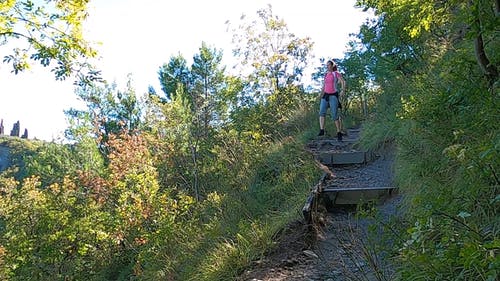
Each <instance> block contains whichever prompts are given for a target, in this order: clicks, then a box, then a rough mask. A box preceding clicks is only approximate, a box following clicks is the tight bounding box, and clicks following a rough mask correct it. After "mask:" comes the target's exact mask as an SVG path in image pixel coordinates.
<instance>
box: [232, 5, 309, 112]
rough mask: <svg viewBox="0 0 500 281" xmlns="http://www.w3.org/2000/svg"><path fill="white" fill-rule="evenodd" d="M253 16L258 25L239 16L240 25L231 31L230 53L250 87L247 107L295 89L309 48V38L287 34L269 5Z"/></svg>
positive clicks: (285, 27)
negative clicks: (286, 90)
mask: <svg viewBox="0 0 500 281" xmlns="http://www.w3.org/2000/svg"><path fill="white" fill-rule="evenodd" d="M257 15H258V20H259V21H257V20H254V21H251V22H248V21H246V18H245V16H242V17H241V24H240V25H239V26H238V27H237V29H233V43H234V44H235V48H234V49H233V53H234V55H235V56H236V57H237V58H240V60H239V64H240V67H239V68H238V69H239V70H240V72H241V73H243V75H245V76H246V77H245V80H246V81H248V82H249V84H250V86H251V90H252V93H251V96H250V100H249V101H248V102H250V103H253V102H258V101H261V100H266V99H267V98H268V97H269V95H270V94H273V93H276V92H281V93H282V94H283V92H282V91H281V90H282V89H284V88H287V87H290V86H293V85H299V84H300V82H301V78H302V76H303V71H304V69H305V67H306V66H307V64H308V63H309V59H310V56H311V53H310V52H311V49H312V46H313V43H312V42H311V39H310V38H297V37H296V36H295V34H293V33H290V32H289V31H288V27H287V25H286V23H285V21H284V20H283V19H280V18H279V17H278V16H275V15H273V12H272V7H271V5H268V6H267V8H266V9H260V10H258V11H257ZM248 67H250V68H248ZM247 69H250V70H249V71H248V70H247Z"/></svg>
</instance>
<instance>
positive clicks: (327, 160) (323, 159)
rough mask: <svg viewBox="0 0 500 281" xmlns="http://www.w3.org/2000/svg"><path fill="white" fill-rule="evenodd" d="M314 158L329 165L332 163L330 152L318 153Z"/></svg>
mask: <svg viewBox="0 0 500 281" xmlns="http://www.w3.org/2000/svg"><path fill="white" fill-rule="evenodd" d="M316 159H317V160H318V161H319V162H320V163H322V164H324V165H331V164H332V163H333V162H332V153H320V154H318V155H317V156H316Z"/></svg>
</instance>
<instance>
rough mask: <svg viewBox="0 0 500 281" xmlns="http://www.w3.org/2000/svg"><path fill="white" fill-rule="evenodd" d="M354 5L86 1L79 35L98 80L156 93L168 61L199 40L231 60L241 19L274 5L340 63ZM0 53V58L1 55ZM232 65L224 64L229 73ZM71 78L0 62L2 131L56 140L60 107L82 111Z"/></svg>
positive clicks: (340, 1) (354, 19) (260, 0)
mask: <svg viewBox="0 0 500 281" xmlns="http://www.w3.org/2000/svg"><path fill="white" fill-rule="evenodd" d="M354 3H355V0H309V1H290V0H246V1H240V0H211V1H206V0H191V1H158V0H92V1H90V3H89V9H88V11H89V17H88V19H87V20H86V22H85V23H84V34H85V38H86V39H87V40H89V41H91V42H94V43H96V45H95V49H97V51H98V52H99V58H98V60H97V66H98V68H99V69H100V70H101V71H102V75H103V78H104V79H106V80H107V81H108V82H116V83H117V85H118V88H120V89H122V88H123V89H124V88H125V83H126V77H127V75H128V74H130V75H131V76H132V81H133V87H134V88H135V90H136V93H137V94H139V95H140V94H143V93H145V92H146V91H147V88H148V86H149V85H151V86H153V87H154V88H155V90H156V91H157V92H160V91H161V90H160V86H159V81H158V70H159V68H160V66H161V65H163V64H164V63H168V61H169V60H170V58H171V57H172V56H176V55H178V54H181V55H183V56H184V58H186V60H187V61H188V63H189V64H190V63H191V62H192V57H193V56H194V55H195V54H197V53H198V51H199V48H200V47H201V44H202V42H205V43H207V44H208V46H209V47H211V48H217V49H222V51H223V61H225V62H230V61H231V59H232V51H231V50H232V47H233V44H232V43H231V39H232V34H231V33H230V32H228V31H227V25H226V22H227V21H229V22H231V23H232V25H233V26H234V27H235V26H237V25H238V24H239V23H240V17H241V15H242V14H245V15H247V18H248V17H249V18H250V19H255V18H257V11H258V10H259V9H263V8H266V7H267V5H268V4H270V5H271V7H272V12H273V14H274V15H275V16H278V17H279V18H281V19H283V20H284V21H285V23H286V24H287V26H288V31H289V32H291V33H294V34H295V35H296V36H298V37H299V38H304V37H310V38H311V39H312V41H313V42H314V47H313V54H314V56H315V57H316V60H315V61H314V62H317V61H319V58H321V57H324V58H340V57H342V56H343V53H344V52H345V51H346V50H347V43H348V41H349V34H352V33H357V32H358V30H359V26H360V25H361V24H362V23H363V22H365V20H366V18H368V17H370V15H369V14H368V13H367V12H363V11H362V10H360V9H357V8H355V7H354ZM4 47H5V46H3V47H2V48H3V49H2V48H0V57H1V58H2V60H3V56H4V54H2V53H4V52H6V51H7V50H5V48H4ZM229 68H230V67H228V69H229ZM72 83H73V81H72V80H71V79H69V80H67V81H56V80H55V78H54V75H53V74H52V73H51V72H50V71H49V69H48V68H43V67H32V69H30V70H29V71H25V72H23V73H19V74H17V75H15V74H14V73H12V72H11V66H10V65H9V64H6V63H2V62H1V61H0V119H3V124H4V127H5V134H7V135H8V134H10V130H11V129H12V126H13V124H14V123H15V122H16V121H20V125H21V134H22V133H23V131H24V129H25V128H27V129H28V134H29V138H37V139H42V140H47V141H52V140H55V141H58V140H62V138H63V135H64V134H63V132H64V130H65V129H66V128H67V126H68V124H67V120H66V116H65V115H64V110H67V109H70V108H72V107H74V108H84V107H83V106H84V105H83V103H82V102H81V101H79V100H78V99H77V97H76V94H75V93H74V86H73V85H72Z"/></svg>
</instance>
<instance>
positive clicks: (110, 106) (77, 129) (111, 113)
mask: <svg viewBox="0 0 500 281" xmlns="http://www.w3.org/2000/svg"><path fill="white" fill-rule="evenodd" d="M131 79H132V78H131V76H130V75H129V76H128V81H127V86H126V89H125V90H123V91H121V90H118V89H117V85H116V84H115V83H113V84H111V85H109V84H107V83H104V84H103V86H101V85H100V84H98V83H90V84H88V85H85V86H82V87H79V88H77V91H76V94H77V95H78V96H79V97H80V98H81V99H82V100H83V101H84V102H85V103H86V105H87V109H86V110H76V109H70V110H68V111H67V112H66V115H67V116H68V117H69V118H70V119H72V120H71V121H72V122H73V124H74V125H75V126H74V127H73V128H70V129H69V130H68V131H67V137H69V138H72V139H74V140H78V139H80V140H81V136H82V135H91V136H94V137H97V138H98V140H99V143H100V144H99V147H100V149H101V152H102V153H103V155H104V156H107V154H108V152H107V151H106V145H105V144H106V143H107V141H108V139H109V136H110V135H112V134H114V135H119V134H121V133H122V132H123V131H127V132H130V133H133V132H134V131H135V130H137V129H139V127H140V125H141V122H142V121H141V117H142V108H141V105H140V103H139V101H138V99H137V96H136V93H135V90H134V89H133V88H132V80H131Z"/></svg>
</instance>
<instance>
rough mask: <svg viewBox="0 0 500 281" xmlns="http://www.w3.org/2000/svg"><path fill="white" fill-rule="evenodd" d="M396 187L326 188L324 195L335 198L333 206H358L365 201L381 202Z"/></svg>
mask: <svg viewBox="0 0 500 281" xmlns="http://www.w3.org/2000/svg"><path fill="white" fill-rule="evenodd" d="M395 189H396V188H395V187H365V188H363V187H351V188H325V189H323V193H325V194H331V195H327V196H328V197H329V198H334V201H332V203H333V205H346V204H358V203H360V202H364V201H372V200H380V199H382V198H384V197H388V196H390V195H391V194H392V193H393V191H394V190H395Z"/></svg>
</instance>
